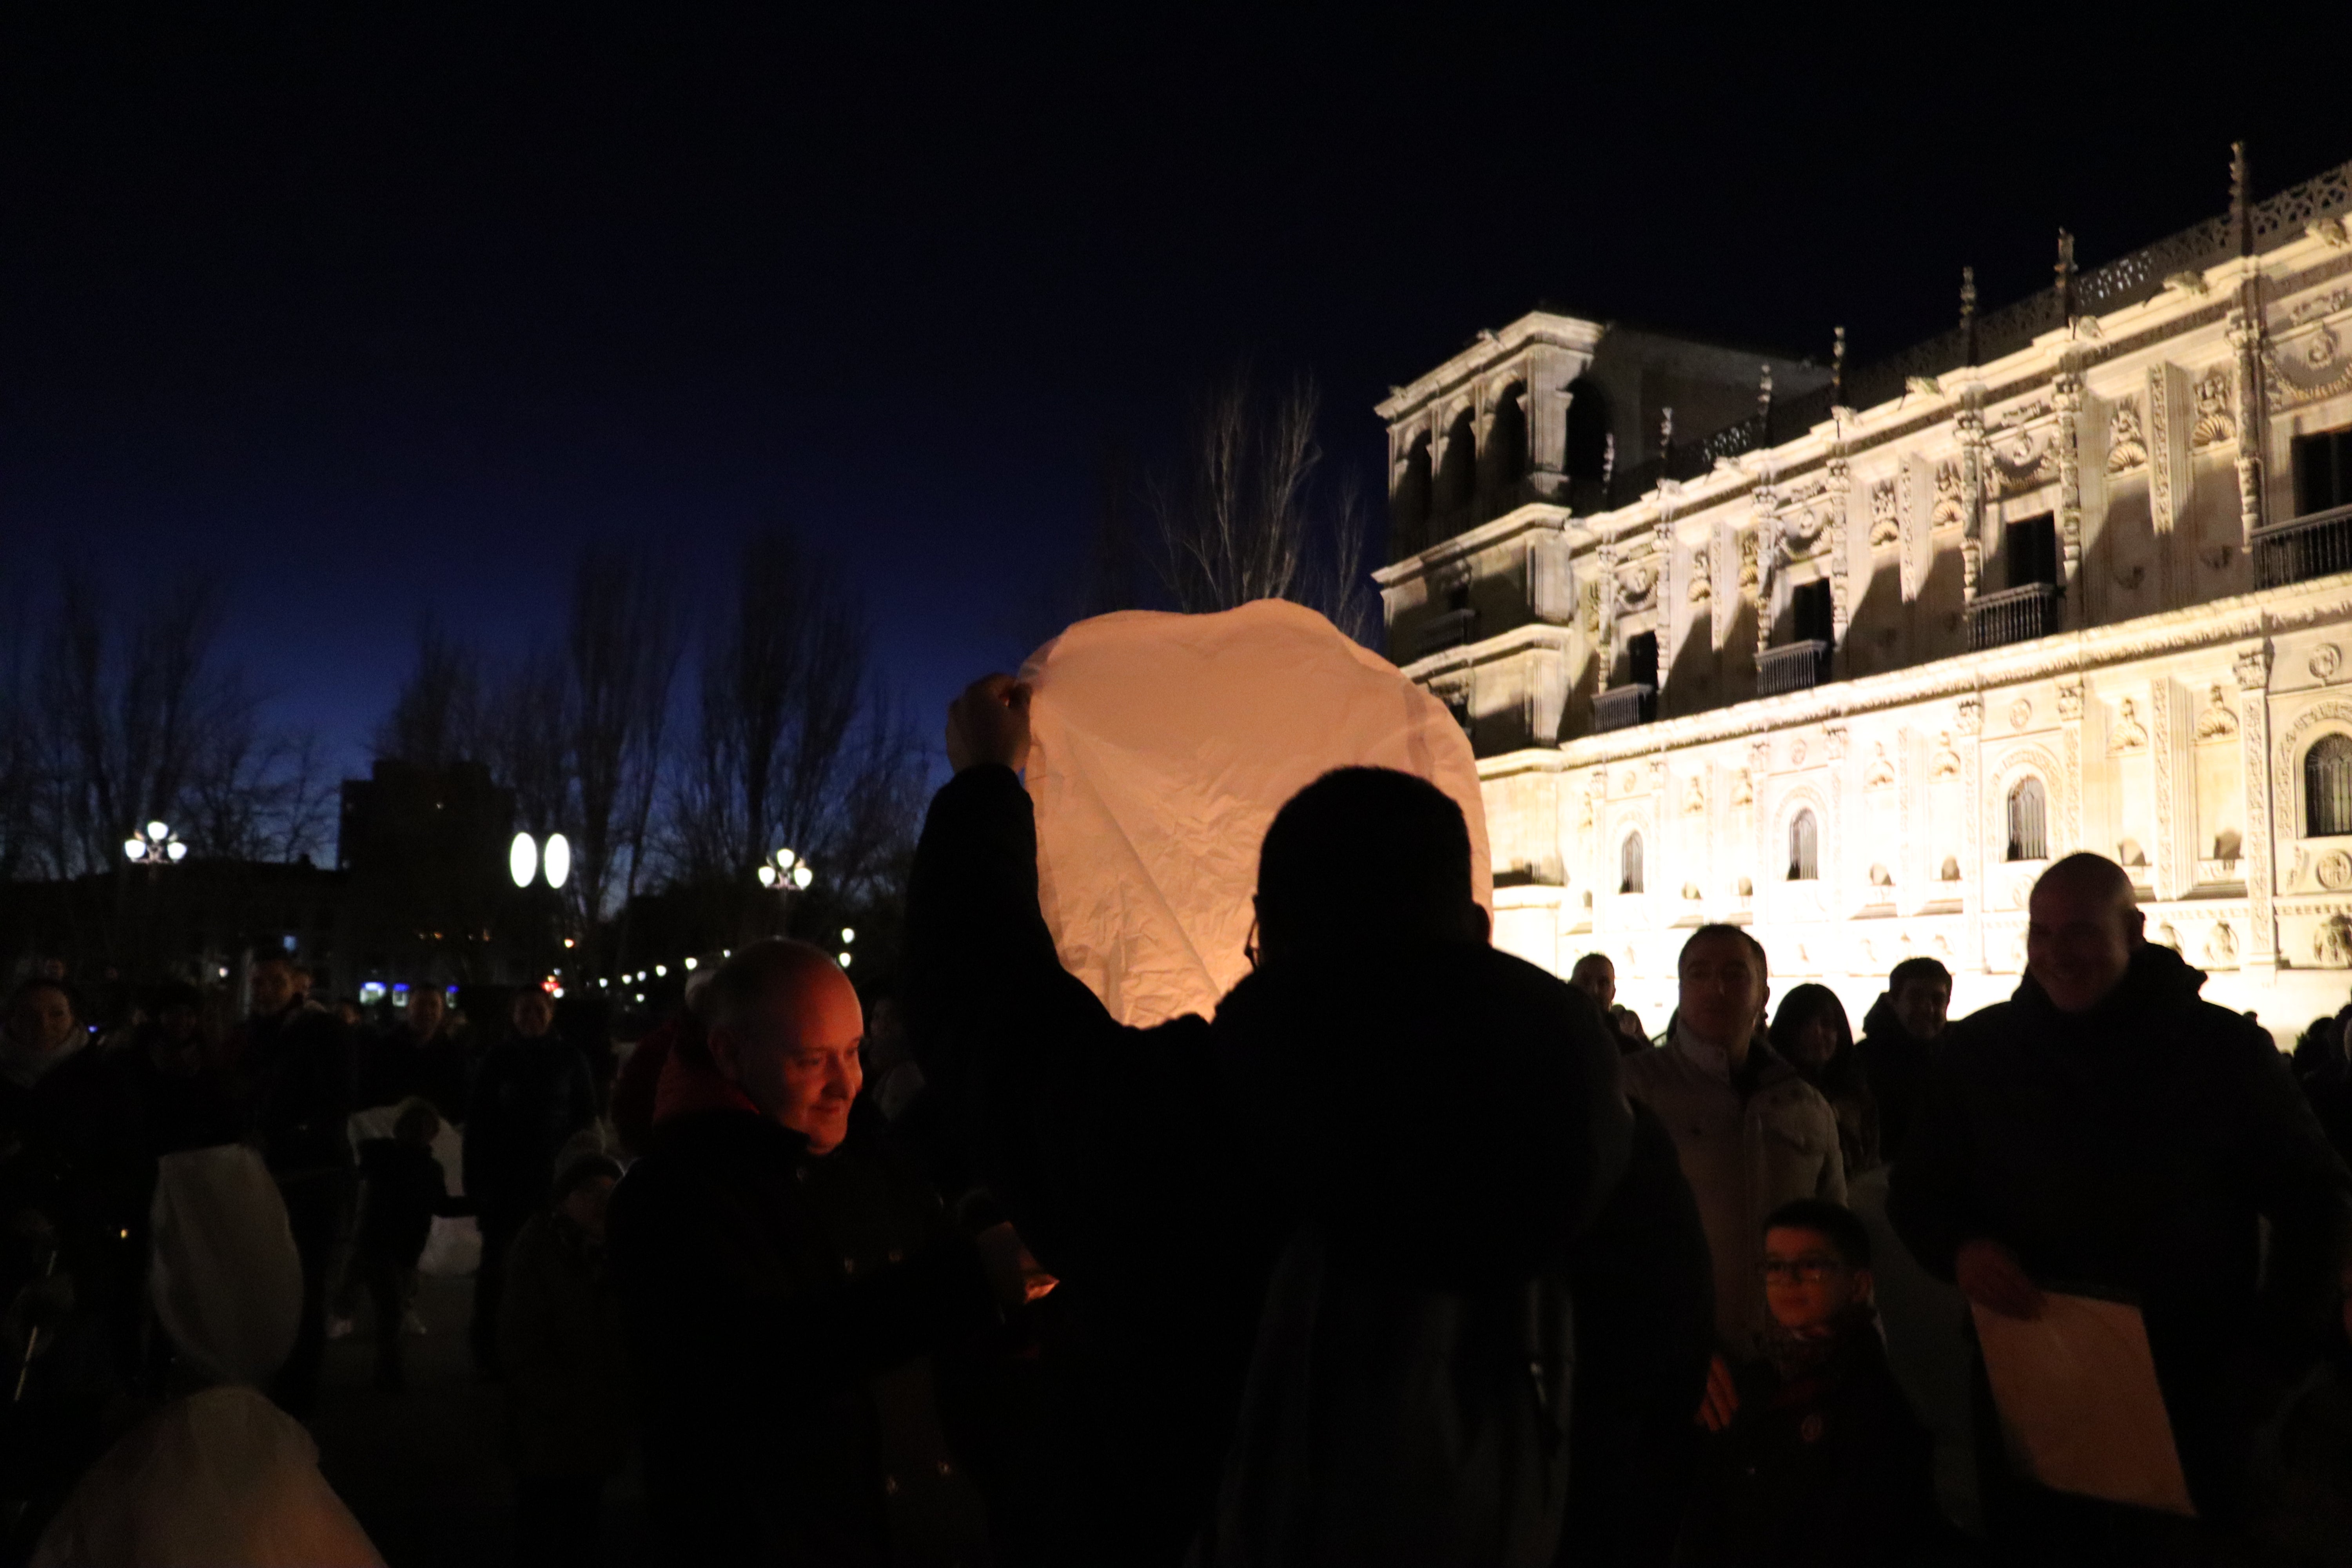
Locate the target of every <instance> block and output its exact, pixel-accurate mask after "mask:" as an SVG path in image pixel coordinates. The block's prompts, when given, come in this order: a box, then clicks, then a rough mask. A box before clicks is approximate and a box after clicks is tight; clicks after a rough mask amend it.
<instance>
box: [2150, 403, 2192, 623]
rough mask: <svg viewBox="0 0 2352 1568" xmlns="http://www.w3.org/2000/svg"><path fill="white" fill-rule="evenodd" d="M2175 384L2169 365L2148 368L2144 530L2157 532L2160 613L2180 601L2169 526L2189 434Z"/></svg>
mask: <svg viewBox="0 0 2352 1568" xmlns="http://www.w3.org/2000/svg"><path fill="white" fill-rule="evenodd" d="M2174 379H2175V377H2174V375H2173V374H2172V367H2171V366H2170V365H2168V364H2166V363H2161V362H2159V363H2156V364H2153V365H2150V366H2149V367H2148V371H2147V514H2148V526H2149V527H2150V528H2151V529H2153V530H2154V531H2155V533H2156V571H2157V593H2158V600H2157V607H2158V609H2160V610H2168V609H2170V608H2172V607H2173V605H2177V604H2179V602H2180V590H2179V586H2178V584H2179V573H2180V567H2179V564H2178V563H2177V562H2176V561H2175V560H2174V557H2175V556H2177V555H2178V554H2179V552H2180V541H2179V537H2178V536H2177V535H2176V534H2175V532H2174V530H2173V525H2174V524H2175V523H2176V522H2178V521H2179V518H2180V500H2181V489H2182V487H2181V485H2180V483H2179V476H2180V475H2184V474H2186V473H2187V472H2188V471H2189V468H2188V462H2189V445H2188V431H2187V428H2186V426H2185V423H2184V421H2183V419H2182V417H2181V411H2180V407H2179V404H2178V403H2177V402H2176V401H2175V399H2174V397H2173V391H2172V388H2173V382H2174ZM2176 446H2177V447H2179V450H2178V451H2176V450H2175V449H2174V448H2175V447H2176Z"/></svg>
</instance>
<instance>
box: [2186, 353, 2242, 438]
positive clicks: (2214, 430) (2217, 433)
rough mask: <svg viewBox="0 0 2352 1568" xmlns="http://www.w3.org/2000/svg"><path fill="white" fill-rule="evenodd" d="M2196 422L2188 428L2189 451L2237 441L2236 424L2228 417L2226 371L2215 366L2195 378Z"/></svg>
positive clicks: (2228, 396) (2223, 367)
mask: <svg viewBox="0 0 2352 1568" xmlns="http://www.w3.org/2000/svg"><path fill="white" fill-rule="evenodd" d="M2196 397H2197V421H2196V423H2195V424H2193V425H2191V426H2189V447H2190V448H2191V449H2192V450H2195V451H2200V452H2201V451H2203V450H2204V449H2205V448H2206V447H2214V446H2219V445H2220V444H2221V443H2222V442H2224V441H2234V440H2236V439H2237V438H2238V422H2237V421H2236V420H2235V419H2233V418H2232V417H2231V414H2230V369H2229V367H2228V366H2227V365H2219V364H2217V365H2215V366H2214V367H2213V368H2212V369H2211V370H2209V371H2207V372H2206V373H2205V374H2203V375H2200V376H2199V377H2198V378H2197V386H2196Z"/></svg>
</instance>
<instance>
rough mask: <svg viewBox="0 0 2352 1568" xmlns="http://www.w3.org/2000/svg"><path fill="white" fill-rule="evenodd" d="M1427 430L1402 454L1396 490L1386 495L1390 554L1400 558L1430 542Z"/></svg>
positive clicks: (1417, 550) (1414, 552)
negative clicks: (1390, 545)
mask: <svg viewBox="0 0 2352 1568" xmlns="http://www.w3.org/2000/svg"><path fill="white" fill-rule="evenodd" d="M1429 489H1430V463H1429V432H1427V431H1426V430H1424V431H1423V432H1422V433H1421V434H1420V435H1418V436H1415V437H1413V438H1412V448H1411V449H1410V450H1408V451H1407V452H1406V453H1405V455H1404V472H1403V473H1402V474H1400V475H1398V476H1397V485H1396V491H1395V493H1394V494H1392V495H1391V496H1390V497H1389V534H1390V538H1391V540H1392V541H1393V542H1394V550H1393V552H1392V553H1393V555H1394V556H1395V558H1396V559H1397V560H1400V561H1402V560H1403V559H1404V558H1405V557H1406V556H1408V555H1412V554H1417V553H1418V552H1421V551H1422V550H1423V549H1424V548H1425V547H1426V546H1427V545H1428V543H1429V499H1430V497H1429Z"/></svg>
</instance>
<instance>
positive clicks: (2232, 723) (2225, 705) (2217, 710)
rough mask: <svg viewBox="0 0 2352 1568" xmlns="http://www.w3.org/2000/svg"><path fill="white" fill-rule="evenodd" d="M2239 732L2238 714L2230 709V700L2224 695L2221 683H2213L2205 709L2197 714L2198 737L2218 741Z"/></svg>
mask: <svg viewBox="0 0 2352 1568" xmlns="http://www.w3.org/2000/svg"><path fill="white" fill-rule="evenodd" d="M2237 732H2238V716H2237V715H2236V714H2235V713H2232V712H2231V711H2230V700H2229V698H2227V697H2226V696H2224V695H2222V690H2221V682H2219V681H2215V682H2214V683H2213V692H2212V695H2211V696H2210V698H2209V699H2207V700H2206V703H2205V708H2204V711H2202V712H2200V713H2199V714H2198V715H2197V738H2198V739H2199V740H2200V741H2218V740H2221V739H2222V738H2223V737H2225V736H2229V735H2234V734H2236V733H2237Z"/></svg>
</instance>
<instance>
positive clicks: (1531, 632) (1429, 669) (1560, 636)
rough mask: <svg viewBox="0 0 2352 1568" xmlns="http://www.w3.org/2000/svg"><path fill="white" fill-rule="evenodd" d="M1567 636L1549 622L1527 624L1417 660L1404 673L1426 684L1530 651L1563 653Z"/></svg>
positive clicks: (1568, 633)
mask: <svg viewBox="0 0 2352 1568" xmlns="http://www.w3.org/2000/svg"><path fill="white" fill-rule="evenodd" d="M1569 635H1570V628H1569V627H1567V626H1554V625H1553V624H1552V623H1550V622H1549V621H1529V622H1528V623H1527V624H1526V625H1524V626H1513V627H1512V628H1511V629H1510V630H1509V631H1507V632H1504V633H1502V634H1501V635H1499V636H1496V637H1488V638H1486V640H1485V641H1483V642H1474V643H1465V644H1463V645H1462V646H1461V647H1449V648H1446V649H1444V650H1443V651H1442V652H1438V653H1433V654H1431V655H1429V656H1428V657H1427V658H1417V659H1415V660H1413V661H1412V663H1411V664H1408V665H1406V666H1405V667H1404V673H1405V674H1406V675H1408V676H1411V677H1412V679H1415V680H1427V679H1430V678H1431V677H1432V676H1436V675H1444V674H1445V673H1447V672H1448V671H1450V670H1456V669H1467V668H1470V667H1471V666H1472V665H1478V664H1492V663H1494V662H1495V661H1496V659H1501V658H1510V657H1511V656H1512V655H1513V654H1518V653H1527V652H1528V651H1530V650H1535V651H1538V652H1546V653H1563V652H1566V651H1567V649H1568V647H1569Z"/></svg>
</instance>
